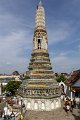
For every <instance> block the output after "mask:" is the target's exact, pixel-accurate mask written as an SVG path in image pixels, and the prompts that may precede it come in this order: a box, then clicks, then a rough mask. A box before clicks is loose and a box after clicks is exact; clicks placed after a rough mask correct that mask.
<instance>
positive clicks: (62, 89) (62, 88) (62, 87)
mask: <svg viewBox="0 0 80 120" xmlns="http://www.w3.org/2000/svg"><path fill="white" fill-rule="evenodd" d="M60 87H61V94H64V85H63V84H61V86H60Z"/></svg>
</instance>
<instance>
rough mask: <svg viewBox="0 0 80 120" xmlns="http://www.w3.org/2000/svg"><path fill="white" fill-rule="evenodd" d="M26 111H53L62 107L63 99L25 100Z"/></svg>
mask: <svg viewBox="0 0 80 120" xmlns="http://www.w3.org/2000/svg"><path fill="white" fill-rule="evenodd" d="M24 104H25V107H26V110H35V111H51V110H54V109H57V108H60V107H61V99H60V97H59V98H53V99H31V98H24Z"/></svg>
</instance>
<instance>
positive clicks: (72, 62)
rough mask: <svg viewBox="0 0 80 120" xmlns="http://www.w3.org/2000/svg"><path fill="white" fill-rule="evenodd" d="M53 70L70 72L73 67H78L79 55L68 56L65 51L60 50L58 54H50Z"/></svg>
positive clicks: (79, 63) (79, 62)
mask: <svg viewBox="0 0 80 120" xmlns="http://www.w3.org/2000/svg"><path fill="white" fill-rule="evenodd" d="M51 62H52V65H53V71H55V72H60V73H61V72H71V71H72V70H73V68H75V69H79V65H80V56H77V57H70V56H68V54H67V53H65V52H60V53H59V54H58V55H55V56H51Z"/></svg>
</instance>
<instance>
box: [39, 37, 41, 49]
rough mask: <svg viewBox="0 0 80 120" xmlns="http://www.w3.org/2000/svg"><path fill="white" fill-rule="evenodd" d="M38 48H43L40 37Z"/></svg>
mask: <svg viewBox="0 0 80 120" xmlns="http://www.w3.org/2000/svg"><path fill="white" fill-rule="evenodd" d="M38 49H41V40H40V39H38Z"/></svg>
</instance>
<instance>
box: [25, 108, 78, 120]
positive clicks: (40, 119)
mask: <svg viewBox="0 0 80 120" xmlns="http://www.w3.org/2000/svg"><path fill="white" fill-rule="evenodd" d="M24 120H80V108H79V109H78V108H75V109H74V110H73V113H71V112H70V111H69V112H68V114H67V113H66V112H65V111H64V109H63V108H60V109H57V110H53V111H51V112H49V111H41V112H40V111H26V113H25V117H24Z"/></svg>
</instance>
